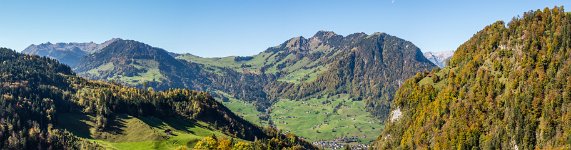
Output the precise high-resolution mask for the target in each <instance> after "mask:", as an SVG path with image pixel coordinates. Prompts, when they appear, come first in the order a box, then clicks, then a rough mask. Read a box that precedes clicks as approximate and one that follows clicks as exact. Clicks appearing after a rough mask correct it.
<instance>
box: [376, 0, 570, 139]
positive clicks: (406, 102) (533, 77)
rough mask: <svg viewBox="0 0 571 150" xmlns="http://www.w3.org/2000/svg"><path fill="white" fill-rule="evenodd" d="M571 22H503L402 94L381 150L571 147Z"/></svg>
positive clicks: (547, 17)
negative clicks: (445, 65)
mask: <svg viewBox="0 0 571 150" xmlns="http://www.w3.org/2000/svg"><path fill="white" fill-rule="evenodd" d="M570 55H571V15H570V14H569V13H565V12H564V10H563V7H554V8H553V9H548V8H545V9H544V10H536V11H530V12H526V13H524V15H523V16H522V17H518V18H514V19H512V20H511V21H510V22H509V23H508V24H505V23H504V22H502V21H498V22H496V23H494V24H492V25H489V26H487V27H485V28H484V29H483V30H481V31H479V32H478V33H476V34H475V35H474V36H473V37H472V38H470V39H469V40H468V41H467V42H465V43H464V44H462V45H461V46H460V47H459V48H458V49H457V50H456V52H455V54H454V56H453V57H452V58H451V60H450V64H449V66H447V67H445V68H443V69H435V70H433V71H431V72H428V73H418V74H417V75H416V76H414V77H412V78H411V79H409V80H407V81H406V82H405V83H404V84H403V85H402V87H401V88H400V89H399V90H398V92H397V93H396V96H395V98H394V101H393V104H392V111H391V112H392V113H391V115H392V116H391V117H390V119H389V121H388V122H389V123H388V124H387V125H386V128H385V129H384V131H383V132H382V135H381V136H380V137H378V141H377V142H376V144H375V146H376V148H378V149H427V148H430V149H569V148H571V58H570Z"/></svg>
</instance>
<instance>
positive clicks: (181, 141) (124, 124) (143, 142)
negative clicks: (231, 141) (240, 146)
mask: <svg viewBox="0 0 571 150" xmlns="http://www.w3.org/2000/svg"><path fill="white" fill-rule="evenodd" d="M58 119H59V120H60V122H61V126H62V127H63V128H64V129H66V130H69V131H71V132H72V133H74V134H75V135H77V136H79V137H82V138H86V139H89V140H91V141H94V142H97V143H99V144H100V145H103V146H104V147H106V148H107V149H117V150H123V149H125V150H128V149H159V150H163V149H164V150H172V149H175V148H177V147H180V146H183V145H186V146H187V147H189V148H192V147H193V146H194V144H196V142H198V141H199V140H201V139H202V138H203V137H205V136H211V135H213V134H214V135H216V136H217V137H228V136H226V135H225V134H223V133H221V132H217V131H213V130H210V129H208V128H207V127H206V126H207V124H205V123H202V122H197V123H191V122H189V121H184V120H180V119H175V118H162V119H158V118H154V117H144V118H136V117H133V116H129V115H118V116H116V118H115V119H114V120H112V122H111V123H110V127H108V129H107V130H106V131H105V132H93V131H91V130H92V129H91V127H92V126H93V125H94V121H93V120H94V119H95V118H94V117H92V116H88V115H78V114H62V115H60V116H59V117H58ZM166 129H170V130H172V135H168V134H166V133H165V132H164V131H165V130H166ZM93 133H95V134H93Z"/></svg>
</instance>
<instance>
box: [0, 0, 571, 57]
mask: <svg viewBox="0 0 571 150" xmlns="http://www.w3.org/2000/svg"><path fill="white" fill-rule="evenodd" d="M569 4H571V1H539V0H518V1H516V0H481V1H468V2H463V1H452V0H451V1H444V0H430V1H428V0H422V1H420V0H419V1H404V0H275V1H269V0H259V1H253V0H227V1H217V0H194V1H182V0H181V1H169V0H161V1H159V0H114V1H112V0H97V1H95V0H81V1H78V0H50V1H45V0H37V1H25V0H3V1H1V2H0V47H8V48H12V49H16V50H23V49H24V48H25V47H27V46H28V45H30V44H39V43H45V42H48V41H49V42H52V43H55V42H90V41H93V42H98V43H99V42H103V41H105V40H108V39H111V38H114V37H118V38H124V39H132V40H137V41H141V42H144V43H147V44H150V45H152V46H155V47H160V48H164V49H166V50H168V51H172V52H177V53H192V54H195V55H199V56H205V57H214V56H229V55H241V56H244V55H253V54H257V53H259V52H261V51H263V50H265V49H266V48H268V47H272V46H275V45H278V44H280V43H282V42H284V41H285V40H287V39H289V38H291V37H295V36H304V37H311V36H312V35H313V34H315V33H316V32H317V31H319V30H327V31H334V32H336V33H337V34H341V35H348V34H351V33H355V32H365V33H367V34H372V33H373V32H385V33H388V34H391V35H395V36H398V37H401V38H403V39H406V40H409V41H411V42H413V43H415V44H416V45H417V46H418V47H420V48H421V49H422V50H423V51H442V50H454V49H456V48H457V47H458V46H459V45H460V44H462V43H463V42H464V41H466V40H467V39H468V38H470V37H471V36H472V35H473V34H474V33H476V32H477V31H479V30H480V29H482V28H483V27H485V26H486V25H488V24H491V23H493V22H494V21H497V20H506V21H509V20H511V18H512V17H514V16H518V15H521V14H523V12H525V11H529V10H535V9H543V8H545V7H553V6H555V5H564V6H568V7H569V9H571V5H569ZM567 11H569V10H567Z"/></svg>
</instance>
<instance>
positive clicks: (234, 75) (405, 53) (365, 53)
mask: <svg viewBox="0 0 571 150" xmlns="http://www.w3.org/2000/svg"><path fill="white" fill-rule="evenodd" d="M41 45H43V46H42V47H57V46H49V44H41ZM55 45H58V44H55ZM59 45H66V44H59ZM67 45H68V46H67V47H69V48H70V49H77V51H82V52H84V55H76V54H74V53H69V51H70V50H69V49H64V48H60V49H47V48H43V49H42V48H39V46H36V45H31V46H30V47H28V48H27V49H26V50H25V51H23V52H24V53H29V54H39V55H42V56H48V57H52V58H56V59H58V58H60V59H61V58H69V57H75V58H74V59H73V60H78V61H76V62H74V63H73V64H70V65H73V66H74V67H73V70H74V71H75V72H77V73H78V74H79V75H80V76H82V77H86V78H89V79H97V80H107V81H112V82H116V83H122V84H125V85H129V86H134V87H139V88H147V87H152V88H154V89H155V90H166V89H170V88H190V89H193V90H200V91H208V92H209V93H211V94H212V95H213V96H215V97H218V99H221V100H227V101H226V102H225V104H227V105H230V106H229V107H230V108H245V107H255V108H256V109H255V110H253V111H244V110H233V111H235V112H237V113H238V114H240V115H242V116H250V117H246V118H248V119H249V120H250V121H251V122H255V123H257V124H258V125H270V126H276V127H278V128H280V129H284V130H286V131H292V132H294V133H296V134H298V135H301V136H303V137H306V138H308V139H309V140H311V141H317V140H333V139H335V138H339V137H343V136H357V137H364V136H367V137H366V138H360V139H363V140H362V141H361V142H362V143H368V142H370V141H371V140H373V139H374V138H375V136H371V135H367V134H365V133H364V132H363V131H369V132H372V131H374V130H376V129H378V128H382V124H383V123H382V122H383V120H384V119H385V118H386V117H387V116H388V111H389V109H390V103H391V99H392V97H393V93H394V92H395V91H396V89H397V88H398V87H399V85H400V84H402V82H403V81H404V80H405V79H407V78H409V77H411V76H413V75H414V74H416V73H417V72H421V71H429V70H431V69H433V68H437V66H435V65H434V64H432V63H431V62H430V61H429V60H428V59H426V58H425V57H424V56H423V54H422V52H421V51H420V49H419V48H417V47H416V46H414V44H412V43H411V42H409V41H406V40H403V39H400V38H398V37H395V36H391V35H388V34H386V33H374V34H371V35H368V34H365V33H355V34H350V35H347V36H341V35H338V34H335V33H334V32H330V31H319V32H317V33H316V34H315V35H314V36H312V37H310V38H304V37H294V38H291V39H289V40H287V41H285V42H283V43H282V44H280V45H277V46H274V47H270V48H268V49H266V50H264V51H263V52H261V53H259V54H257V55H254V56H231V57H220V58H202V57H198V56H195V55H192V54H175V53H171V52H168V51H166V50H164V49H161V48H156V47H152V46H150V45H147V44H144V43H140V42H137V41H133V40H122V39H113V40H109V41H108V42H105V43H103V44H98V45H106V46H105V47H101V46H99V47H98V48H97V49H92V48H90V49H86V47H85V46H83V47H82V46H80V45H85V43H71V44H67ZM32 50H35V51H32ZM48 52H51V53H48ZM57 52H60V53H57ZM43 54H50V55H43ZM55 56H58V57H55ZM62 62H65V61H62ZM229 100H234V101H229ZM285 103H292V104H287V106H284V105H286V104H285ZM308 103H314V104H315V105H323V106H322V107H323V108H322V109H321V110H315V109H314V108H307V107H305V108H304V107H297V106H300V105H304V104H308ZM300 108H303V109H300ZM296 109H299V110H296ZM348 110H351V111H352V114H353V115H347V114H343V113H341V112H339V111H348ZM299 111H302V112H312V115H309V116H308V117H307V118H302V119H292V116H298V115H297V114H296V113H299ZM316 118H323V119H324V120H323V122H319V123H317V122H316V123H314V124H308V125H306V126H297V125H295V124H296V123H295V122H305V121H304V120H311V119H316ZM351 118H362V119H361V120H359V122H357V123H354V125H352V126H353V127H351V128H350V129H343V128H347V127H346V124H350V122H354V121H352V120H354V119H351ZM338 120H342V121H338ZM331 121H334V122H339V123H335V124H333V125H329V124H328V123H327V122H331ZM322 135H328V136H325V137H324V136H322Z"/></svg>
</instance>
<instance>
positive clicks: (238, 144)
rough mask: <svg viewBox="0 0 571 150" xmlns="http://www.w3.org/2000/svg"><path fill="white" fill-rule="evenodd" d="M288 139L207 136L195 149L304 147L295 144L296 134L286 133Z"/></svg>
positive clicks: (290, 149)
mask: <svg viewBox="0 0 571 150" xmlns="http://www.w3.org/2000/svg"><path fill="white" fill-rule="evenodd" d="M286 138H287V139H280V138H276V137H274V138H271V139H261V140H258V139H256V140H254V142H244V141H238V140H234V139H227V138H217V137H216V136H214V135H212V136H207V137H204V138H203V139H202V140H200V141H199V142H198V143H196V145H194V147H193V149H197V150H207V149H220V150H229V149H232V150H255V149H280V148H283V149H288V150H302V149H304V147H302V146H300V145H296V146H288V145H292V144H293V145H295V144H294V143H295V142H296V139H297V137H295V136H294V135H291V134H288V135H286Z"/></svg>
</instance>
